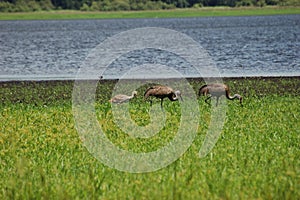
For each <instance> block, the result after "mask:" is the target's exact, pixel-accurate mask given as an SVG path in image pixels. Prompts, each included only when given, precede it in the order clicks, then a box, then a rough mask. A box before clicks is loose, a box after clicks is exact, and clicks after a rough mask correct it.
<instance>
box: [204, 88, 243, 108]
mask: <svg viewBox="0 0 300 200" xmlns="http://www.w3.org/2000/svg"><path fill="white" fill-rule="evenodd" d="M201 95H203V96H208V95H209V96H208V97H207V98H206V99H205V102H206V103H208V102H207V100H209V99H210V98H211V97H212V96H215V97H217V104H216V105H218V101H219V98H220V97H221V96H222V95H225V96H226V98H227V99H229V100H234V99H238V100H239V101H240V104H241V105H242V106H243V104H242V102H243V97H242V96H241V95H239V94H234V95H233V96H230V90H229V87H228V86H227V85H225V84H222V83H212V84H207V85H203V86H202V87H200V89H199V96H201Z"/></svg>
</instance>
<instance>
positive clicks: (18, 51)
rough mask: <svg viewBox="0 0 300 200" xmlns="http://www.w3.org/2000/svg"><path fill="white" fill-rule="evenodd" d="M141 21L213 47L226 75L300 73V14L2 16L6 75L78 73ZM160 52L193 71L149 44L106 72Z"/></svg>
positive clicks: (0, 50)
mask: <svg viewBox="0 0 300 200" xmlns="http://www.w3.org/2000/svg"><path fill="white" fill-rule="evenodd" d="M140 27H163V28H167V29H172V30H175V31H178V32H181V33H184V34H186V35H188V36H189V37H191V38H192V39H194V40H195V41H197V42H198V43H199V44H200V45H201V46H202V47H203V48H204V49H205V50H207V51H208V54H209V55H210V56H211V58H212V59H213V61H214V63H215V64H216V66H217V67H218V69H219V71H220V73H221V75H222V76H227V77H228V76H278V75H281V76H300V34H299V33H300V15H289V16H254V17H210V18H173V19H114V20H64V21H0V80H12V79H14V80H21V79H72V78H74V77H76V74H77V72H78V70H79V68H80V66H81V64H82V62H83V61H84V60H85V58H86V57H87V56H88V54H89V53H90V51H91V50H92V49H93V48H95V47H96V46H97V45H98V44H100V43H101V42H103V41H105V39H107V38H109V37H111V36H114V35H115V34H118V33H121V32H123V31H127V30H132V29H135V28H140ZM158 37H159V36H158ZM137 40H138V38H137ZM183 48H184V47H183ZM158 58H159V60H160V62H158V63H159V64H163V65H168V66H169V65H172V66H176V67H175V68H178V70H182V69H183V71H184V76H187V77H189V76H191V77H193V74H194V73H193V71H192V70H189V67H188V64H187V63H186V62H184V61H182V60H180V59H178V58H175V59H174V58H173V57H172V55H169V54H168V52H161V51H157V50H153V49H152V50H151V49H148V50H144V51H136V52H131V53H130V54H126V55H124V56H122V57H120V58H118V59H117V60H116V61H115V62H114V63H112V64H111V68H110V70H108V71H107V72H106V73H105V78H115V77H118V76H119V75H122V74H123V73H125V71H126V70H128V68H126V67H128V66H129V67H130V66H137V65H142V64H145V63H157V60H158ZM124 66H126V67H124ZM124 70H125V71H124Z"/></svg>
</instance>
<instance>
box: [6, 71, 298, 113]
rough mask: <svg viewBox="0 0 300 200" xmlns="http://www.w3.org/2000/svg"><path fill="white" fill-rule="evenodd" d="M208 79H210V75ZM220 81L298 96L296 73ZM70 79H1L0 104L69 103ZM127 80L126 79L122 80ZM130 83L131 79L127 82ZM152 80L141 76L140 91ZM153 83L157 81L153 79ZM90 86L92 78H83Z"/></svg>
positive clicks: (108, 86)
mask: <svg viewBox="0 0 300 200" xmlns="http://www.w3.org/2000/svg"><path fill="white" fill-rule="evenodd" d="M187 80H188V82H189V84H190V85H191V87H193V89H194V90H195V93H197V91H198V89H199V87H200V86H201V85H203V84H205V82H204V81H203V78H192V79H187ZM210 81H212V82H213V79H211V80H210ZM223 82H224V83H225V84H228V85H229V86H230V88H231V91H233V92H235V91H236V92H239V93H240V94H241V95H242V96H244V97H246V98H248V97H249V98H251V97H252V96H253V95H254V96H256V97H264V96H268V95H288V96H298V95H299V94H300V76H295V77H230V78H229V77H227V78H223ZM74 83H75V81H74V80H73V81H72V80H59V81H53V80H52V81H50V80H46V81H45V80H44V81H10V82H0V90H1V93H0V107H1V106H11V105H12V104H19V103H21V104H28V105H35V106H45V105H71V104H72V95H73V87H74ZM116 83H117V80H108V79H101V80H100V81H99V82H98V83H97V84H98V85H97V91H96V98H97V99H98V100H99V102H101V103H105V102H107V100H108V99H110V98H111V94H112V91H113V89H114V87H115V84H116ZM124 83H126V82H124ZM128 83H129V84H130V81H129V82H128ZM152 83H154V82H151V81H147V80H143V81H142V85H143V86H142V87H140V88H138V90H139V93H143V91H144V90H145V89H146V87H148V86H149V85H151V84H152ZM155 83H159V80H156V82H155ZM84 84H87V85H86V86H87V87H89V86H91V84H92V85H94V84H95V82H91V81H85V82H84Z"/></svg>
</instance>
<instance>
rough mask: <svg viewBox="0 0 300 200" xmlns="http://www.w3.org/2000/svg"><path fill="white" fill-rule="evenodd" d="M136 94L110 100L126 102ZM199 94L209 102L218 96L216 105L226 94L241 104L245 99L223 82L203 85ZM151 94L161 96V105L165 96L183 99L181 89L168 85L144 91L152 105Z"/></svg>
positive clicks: (121, 95)
mask: <svg viewBox="0 0 300 200" xmlns="http://www.w3.org/2000/svg"><path fill="white" fill-rule="evenodd" d="M136 95H137V91H133V92H132V94H131V96H127V95H124V94H118V95H116V96H114V97H113V98H112V99H110V100H109V101H110V102H111V103H118V104H119V103H124V102H127V101H129V100H130V99H132V98H134V97H135V96H136ZM198 95H199V96H201V95H203V96H207V98H206V99H205V102H206V103H208V102H207V101H208V100H209V99H210V98H211V97H216V98H217V103H216V105H218V102H219V98H220V97H221V96H222V95H225V96H226V98H227V99H229V100H234V99H238V100H239V101H240V104H241V105H242V101H243V97H242V96H241V95H239V94H234V95H233V96H230V90H229V87H228V86H227V85H225V84H221V83H212V84H206V85H203V86H202V87H200V89H199V93H198ZM151 96H153V97H156V98H159V99H160V100H161V103H160V105H161V107H162V105H163V100H164V98H168V99H169V100H170V101H177V100H178V99H181V100H183V99H182V97H181V93H180V91H179V90H176V91H175V90H173V89H172V88H170V87H168V86H164V85H155V86H151V87H149V88H148V89H147V90H146V92H145V93H144V98H145V100H148V99H149V101H150V104H151V105H152V100H151V99H150V98H149V97H151Z"/></svg>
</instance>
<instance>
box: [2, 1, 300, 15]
mask: <svg viewBox="0 0 300 200" xmlns="http://www.w3.org/2000/svg"><path fill="white" fill-rule="evenodd" d="M266 5H280V6H291V5H293V6H295V5H297V6H299V5H300V1H299V0H0V12H26V11H40V10H60V9H69V10H82V11H118V10H158V9H172V8H190V7H194V8H199V7H204V6H230V7H237V6H266Z"/></svg>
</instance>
